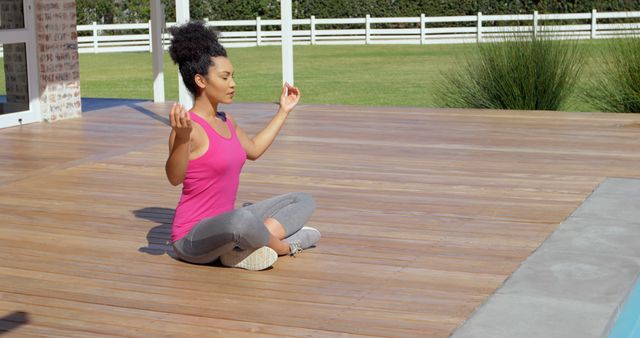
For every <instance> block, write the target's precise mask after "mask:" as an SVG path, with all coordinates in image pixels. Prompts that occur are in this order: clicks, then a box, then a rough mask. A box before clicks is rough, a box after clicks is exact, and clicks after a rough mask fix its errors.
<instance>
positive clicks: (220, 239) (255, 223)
mask: <svg viewBox="0 0 640 338" xmlns="http://www.w3.org/2000/svg"><path fill="white" fill-rule="evenodd" d="M314 209H315V202H314V201H313V198H312V197H311V195H309V194H307V193H302V192H294V193H289V194H285V195H280V196H276V197H272V198H269V199H267V200H264V201H261V202H257V203H255V204H252V205H250V206H246V207H242V208H239V209H235V210H233V211H229V212H227V213H224V214H221V215H218V216H216V217H211V218H205V219H203V220H201V221H200V222H198V223H197V224H196V225H195V226H194V227H193V228H192V229H191V231H189V232H188V233H187V234H186V235H185V236H184V237H183V238H181V239H180V240H178V241H176V242H174V243H173V248H174V251H175V252H176V255H177V256H178V257H179V258H180V259H182V260H184V261H187V262H190V263H196V264H206V263H210V262H212V261H214V260H216V259H217V258H218V257H220V256H221V255H223V254H225V253H227V252H229V251H231V250H233V249H234V248H235V247H239V248H241V249H252V248H259V247H262V246H265V245H267V243H268V241H269V230H268V229H267V227H266V226H265V225H264V220H265V219H267V218H275V219H276V220H277V221H278V222H280V224H282V226H283V227H284V230H285V233H286V234H285V237H289V236H291V235H292V234H294V233H296V232H297V231H298V230H300V229H301V228H302V226H303V225H304V224H305V223H307V221H308V220H309V218H310V217H311V214H312V213H313V211H314Z"/></svg>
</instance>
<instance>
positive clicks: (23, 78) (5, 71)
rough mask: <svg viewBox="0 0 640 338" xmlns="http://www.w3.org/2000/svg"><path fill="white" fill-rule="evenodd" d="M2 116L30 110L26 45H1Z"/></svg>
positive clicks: (0, 102) (0, 83)
mask: <svg viewBox="0 0 640 338" xmlns="http://www.w3.org/2000/svg"><path fill="white" fill-rule="evenodd" d="M0 47H1V49H2V58H0V65H2V68H0V114H7V113H15V112H20V111H26V110H29V83H28V82H27V81H28V77H27V54H26V48H27V46H26V44H25V43H11V44H3V45H2V44H0Z"/></svg>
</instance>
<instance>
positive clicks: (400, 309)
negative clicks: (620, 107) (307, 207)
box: [0, 103, 640, 337]
mask: <svg viewBox="0 0 640 338" xmlns="http://www.w3.org/2000/svg"><path fill="white" fill-rule="evenodd" d="M167 107H168V105H154V104H151V103H142V104H139V105H129V106H122V107H118V108H110V109H108V110H99V111H94V112H90V113H87V114H85V115H84V117H83V118H81V119H75V120H67V121H61V122H57V123H55V124H46V123H42V124H35V125H27V126H23V127H15V128H8V129H4V130H0V215H1V217H2V222H0V239H1V240H2V245H0V331H3V330H4V331H7V332H6V336H29V335H34V336H38V335H42V336H65V337H72V336H79V337H87V336H92V337H99V336H111V335H119V336H130V337H159V336H187V335H191V336H198V337H214V336H216V337H217V336H230V337H242V336H313V337H321V336H322V337H324V336H342V335H344V334H345V333H346V334H351V335H367V336H394V337H410V336H421V337H425V336H426V337H446V336H448V335H449V334H450V333H451V332H452V331H453V330H454V329H455V328H456V327H457V326H458V325H460V324H461V323H462V322H463V321H464V320H465V319H466V318H467V317H468V316H469V315H470V314H471V313H472V312H473V311H474V309H475V308H476V307H477V306H479V305H480V304H482V302H483V301H484V300H485V299H487V297H489V296H490V295H491V294H492V293H493V292H494V290H496V288H498V287H499V286H500V285H501V284H502V283H503V281H504V280H505V279H506V278H507V277H508V276H509V275H510V274H511V273H512V272H513V271H514V270H515V269H516V268H517V266H518V265H519V264H520V262H521V261H522V260H523V259H525V258H526V257H527V256H528V255H529V254H530V253H531V252H532V251H533V250H535V249H536V247H538V246H539V245H540V244H541V242H542V241H543V240H544V239H545V238H546V237H547V236H548V235H549V234H550V233H551V232H552V231H553V230H554V229H555V228H556V226H557V225H558V224H559V223H560V222H561V221H562V220H563V219H564V218H565V217H567V216H568V215H569V214H570V213H571V212H572V211H573V210H574V208H575V207H576V206H578V205H579V204H580V203H581V202H582V201H583V200H584V199H585V198H586V197H587V196H588V195H589V193H590V192H591V191H592V190H593V189H594V188H595V187H596V186H597V184H598V183H599V182H600V181H601V180H602V179H603V178H604V177H605V176H615V177H634V178H640V137H639V136H640V116H639V115H622V114H585V113H554V112H511V111H472V110H465V111H462V110H431V109H418V108H394V107H385V108H381V107H380V108H372V107H353V106H347V107H345V106H317V105H316V106H311V105H309V106H302V107H300V108H299V109H298V110H296V111H295V112H294V114H293V115H292V116H291V117H290V120H289V121H288V122H287V125H286V127H285V129H284V130H283V131H282V133H281V135H280V137H279V138H278V140H277V142H276V143H275V144H274V145H273V146H272V148H271V149H270V150H269V151H268V152H267V153H266V154H265V156H264V157H263V158H262V159H260V160H258V161H257V162H247V165H246V166H245V171H244V173H243V175H242V177H241V185H240V191H239V196H238V197H239V198H238V203H242V202H245V201H257V200H260V199H263V198H267V197H269V196H272V195H276V194H282V193H286V192H290V191H306V192H309V193H311V194H313V196H314V197H315V198H316V201H317V204H318V208H317V211H316V213H315V214H314V216H313V218H312V219H311V222H310V224H311V225H312V226H315V227H317V228H318V229H320V231H321V232H322V234H323V238H322V240H321V242H320V243H319V245H318V247H317V248H314V249H311V250H308V251H305V252H303V253H302V254H300V255H299V256H298V257H297V258H289V257H283V258H281V259H280V260H279V261H278V262H277V263H276V265H275V268H273V269H270V270H267V271H263V272H249V271H244V270H238V269H228V268H224V267H220V266H218V265H215V264H214V265H210V266H198V265H191V264H187V263H183V262H180V261H177V260H175V259H173V258H172V255H173V253H172V252H171V247H170V246H169V245H167V243H168V241H169V234H170V223H171V220H172V216H173V210H174V207H175V205H176V202H177V199H178V197H179V193H180V190H179V187H172V186H171V185H170V184H169V183H168V181H167V180H166V178H165V176H164V161H165V160H166V155H167V136H168V132H169V127H168V126H167V125H166V124H165V123H166V116H167V112H168V108H167ZM228 111H229V112H231V113H232V114H234V116H235V117H236V119H237V120H238V121H239V123H241V125H242V126H243V127H244V128H245V130H247V131H249V132H250V133H254V132H256V131H257V130H258V128H260V127H261V126H263V125H264V123H266V121H267V119H268V118H269V116H270V114H271V113H272V112H273V111H274V107H273V106H272V105H268V104H256V105H248V104H237V105H234V106H232V107H231V109H229V110H228ZM0 333H1V332H0Z"/></svg>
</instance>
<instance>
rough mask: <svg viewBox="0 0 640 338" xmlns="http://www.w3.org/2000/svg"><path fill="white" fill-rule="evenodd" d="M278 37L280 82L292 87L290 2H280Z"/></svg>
mask: <svg viewBox="0 0 640 338" xmlns="http://www.w3.org/2000/svg"><path fill="white" fill-rule="evenodd" d="M280 32H281V34H280V36H281V37H282V82H283V83H284V82H288V83H289V84H290V85H292V86H293V79H294V78H293V14H292V12H291V0H281V1H280Z"/></svg>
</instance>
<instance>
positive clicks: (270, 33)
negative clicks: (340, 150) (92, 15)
mask: <svg viewBox="0 0 640 338" xmlns="http://www.w3.org/2000/svg"><path fill="white" fill-rule="evenodd" d="M605 19H630V20H627V21H632V22H625V23H598V20H605ZM558 21H563V22H558ZM207 22H208V23H209V24H210V25H213V26H216V27H243V28H246V29H245V30H237V31H224V32H222V34H221V37H220V41H221V42H222V44H223V45H224V46H225V47H250V46H267V45H280V43H281V35H280V31H279V30H265V29H264V28H265V27H269V26H270V27H272V28H274V27H278V26H279V25H280V20H263V19H261V18H259V17H258V18H256V19H255V20H235V21H207ZM501 22H502V23H503V24H504V22H507V24H506V25H500V23H501ZM515 22H517V24H514V23H515ZM397 23H401V24H404V25H405V26H407V27H409V26H414V27H413V28H402V29H391V28H376V26H377V25H378V26H379V25H380V24H397ZM445 23H456V26H455V27H434V25H437V26H442V25H443V24H445ZM460 23H462V24H460ZM173 25H175V23H167V24H166V27H171V26H173ZM293 25H294V31H293V40H294V44H300V45H338V44H453V43H471V42H482V41H489V40H493V39H497V38H503V36H504V34H505V33H507V34H516V35H517V34H531V33H534V34H537V35H538V34H539V35H546V36H550V37H552V38H558V39H566V38H571V39H603V38H615V37H620V36H628V35H640V11H638V12H597V11H596V10H593V11H592V12H590V13H575V14H538V12H534V13H533V14H521V15H483V14H482V13H478V14H477V15H467V16H436V17H429V16H425V15H424V14H423V15H421V16H419V17H406V18H372V17H370V16H369V15H367V16H366V17H364V18H350V19H317V18H315V17H311V18H309V19H297V20H293ZM327 25H334V26H335V25H346V26H347V28H345V29H323V28H322V27H323V26H324V27H326V26H327ZM354 26H355V27H354ZM296 27H297V28H298V29H296ZM150 28H151V24H150V23H142V24H110V25H98V24H96V23H93V24H92V25H78V32H86V31H89V32H92V33H91V35H90V36H79V37H78V49H79V51H80V53H103V52H126V51H151V43H150V41H151V36H150V32H151V29H150ZM110 30H122V31H126V30H142V31H145V33H144V34H126V35H107V34H103V32H106V31H110ZM170 38H171V37H170V35H169V34H168V33H164V34H163V44H164V47H165V49H166V48H168V46H169V41H170Z"/></svg>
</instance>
